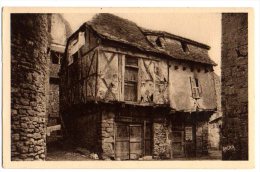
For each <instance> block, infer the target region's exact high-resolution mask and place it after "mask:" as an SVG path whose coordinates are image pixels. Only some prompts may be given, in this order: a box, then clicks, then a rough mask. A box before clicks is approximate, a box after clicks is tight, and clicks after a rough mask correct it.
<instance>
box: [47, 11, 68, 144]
mask: <svg viewBox="0 0 260 172" xmlns="http://www.w3.org/2000/svg"><path fill="white" fill-rule="evenodd" d="M48 18H49V26H48V32H49V37H48V38H49V45H48V56H49V94H48V97H49V100H48V103H47V115H48V122H47V142H48V143H51V142H53V141H57V140H60V139H61V138H62V126H61V123H62V119H61V117H60V113H59V111H60V109H59V108H60V107H59V99H60V97H59V83H60V80H59V72H60V62H61V60H62V57H63V55H64V51H65V45H66V42H67V38H68V37H69V36H70V34H71V32H72V31H71V28H70V25H69V23H68V22H67V21H66V20H65V19H64V18H63V16H62V15H61V14H49V15H48Z"/></svg>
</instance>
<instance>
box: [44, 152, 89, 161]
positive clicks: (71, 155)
mask: <svg viewBox="0 0 260 172" xmlns="http://www.w3.org/2000/svg"><path fill="white" fill-rule="evenodd" d="M46 160H47V161H86V160H90V159H89V158H88V157H87V156H85V155H82V154H80V153H77V152H74V151H55V152H49V153H47V159H46Z"/></svg>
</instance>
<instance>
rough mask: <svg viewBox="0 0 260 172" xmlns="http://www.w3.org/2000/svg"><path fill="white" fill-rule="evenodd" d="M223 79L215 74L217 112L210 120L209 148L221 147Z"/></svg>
mask: <svg viewBox="0 0 260 172" xmlns="http://www.w3.org/2000/svg"><path fill="white" fill-rule="evenodd" d="M220 80H221V78H220V76H218V75H217V74H214V81H215V89H216V98H217V111H216V112H215V113H214V114H213V115H212V116H211V117H210V119H209V126H208V132H209V148H211V149H218V150H219V149H220V146H221V128H222V111H221V81H220Z"/></svg>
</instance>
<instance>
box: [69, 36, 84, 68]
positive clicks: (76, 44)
mask: <svg viewBox="0 0 260 172" xmlns="http://www.w3.org/2000/svg"><path fill="white" fill-rule="evenodd" d="M84 45H85V32H79V33H78V35H76V36H75V37H74V39H73V40H71V41H70V43H69V46H68V62H69V65H70V64H72V63H73V62H75V61H77V60H78V51H79V49H80V48H81V47H82V46H84Z"/></svg>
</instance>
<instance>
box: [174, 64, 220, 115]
mask: <svg viewBox="0 0 260 172" xmlns="http://www.w3.org/2000/svg"><path fill="white" fill-rule="evenodd" d="M210 70H211V69H210V68H206V67H205V66H202V65H198V64H197V65H196V64H192V66H191V65H189V64H188V63H179V62H175V61H171V62H170V70H169V75H170V77H169V99H170V105H171V107H172V108H174V109H176V110H184V111H195V110H196V108H197V107H198V108H199V109H206V110H214V109H215V108H216V93H215V85H214V78H213V73H212V72H211V71H210ZM194 77H195V78H197V79H198V81H199V87H200V89H201V98H200V99H198V100H197V101H195V99H193V98H192V92H191V82H190V78H194Z"/></svg>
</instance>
